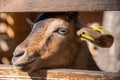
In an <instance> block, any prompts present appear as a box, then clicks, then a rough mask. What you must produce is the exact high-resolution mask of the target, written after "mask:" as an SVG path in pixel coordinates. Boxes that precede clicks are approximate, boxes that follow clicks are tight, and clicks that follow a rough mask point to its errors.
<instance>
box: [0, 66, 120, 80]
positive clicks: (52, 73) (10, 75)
mask: <svg viewBox="0 0 120 80" xmlns="http://www.w3.org/2000/svg"><path fill="white" fill-rule="evenodd" d="M6 79H15V80H16V79H19V80H56V79H57V80H120V73H110V72H102V71H87V70H73V69H51V70H38V71H35V72H32V73H27V72H22V71H20V70H18V69H17V68H16V67H13V66H11V65H0V80H6Z"/></svg>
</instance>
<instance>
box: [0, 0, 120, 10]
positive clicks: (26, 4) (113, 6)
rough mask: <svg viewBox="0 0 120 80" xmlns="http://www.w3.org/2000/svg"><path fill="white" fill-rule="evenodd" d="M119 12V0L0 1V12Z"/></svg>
mask: <svg viewBox="0 0 120 80" xmlns="http://www.w3.org/2000/svg"><path fill="white" fill-rule="evenodd" d="M103 10H120V1H119V0H0V12H60V11H103Z"/></svg>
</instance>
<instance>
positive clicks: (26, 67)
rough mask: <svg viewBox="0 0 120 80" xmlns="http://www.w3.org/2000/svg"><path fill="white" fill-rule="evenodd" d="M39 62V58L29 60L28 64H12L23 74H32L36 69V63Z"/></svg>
mask: <svg viewBox="0 0 120 80" xmlns="http://www.w3.org/2000/svg"><path fill="white" fill-rule="evenodd" d="M38 61H39V58H35V59H31V60H30V61H28V62H23V63H20V64H13V65H14V66H15V67H17V68H18V69H19V70H21V71H24V72H32V71H34V70H35V69H36V66H35V64H36V62H38Z"/></svg>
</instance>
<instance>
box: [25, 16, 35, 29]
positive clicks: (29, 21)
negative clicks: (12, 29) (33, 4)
mask: <svg viewBox="0 0 120 80" xmlns="http://www.w3.org/2000/svg"><path fill="white" fill-rule="evenodd" d="M25 20H26V22H27V23H28V24H29V25H30V27H31V29H32V28H33V25H34V23H33V22H32V21H31V20H30V19H29V18H26V19H25Z"/></svg>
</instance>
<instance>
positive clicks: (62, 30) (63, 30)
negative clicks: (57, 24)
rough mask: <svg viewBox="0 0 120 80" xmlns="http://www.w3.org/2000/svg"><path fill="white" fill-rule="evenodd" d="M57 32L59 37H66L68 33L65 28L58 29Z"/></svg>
mask: <svg viewBox="0 0 120 80" xmlns="http://www.w3.org/2000/svg"><path fill="white" fill-rule="evenodd" d="M57 31H58V33H59V34H61V35H66V34H67V33H68V30H67V29H65V28H59V29H58V30H57Z"/></svg>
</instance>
